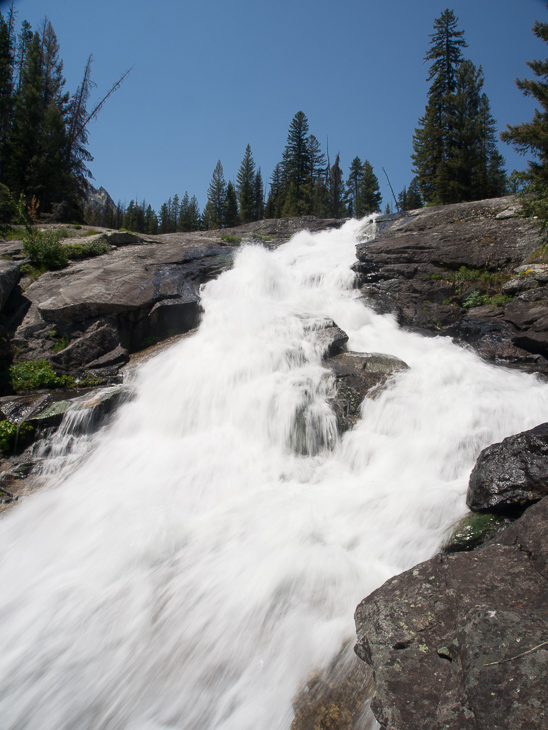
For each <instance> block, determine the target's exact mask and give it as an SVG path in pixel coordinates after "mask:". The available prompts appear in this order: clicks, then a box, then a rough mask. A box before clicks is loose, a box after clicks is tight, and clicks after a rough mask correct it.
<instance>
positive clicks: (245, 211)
mask: <svg viewBox="0 0 548 730" xmlns="http://www.w3.org/2000/svg"><path fill="white" fill-rule="evenodd" d="M236 190H237V192H238V203H239V216H240V221H241V222H242V223H249V222H250V221H254V220H256V217H255V214H256V201H255V162H254V160H253V155H252V154H251V147H250V146H249V145H247V147H246V148H245V154H244V158H243V160H242V164H241V165H240V169H239V170H238V176H237V178H236ZM227 192H228V191H227ZM227 225H228V224H227Z"/></svg>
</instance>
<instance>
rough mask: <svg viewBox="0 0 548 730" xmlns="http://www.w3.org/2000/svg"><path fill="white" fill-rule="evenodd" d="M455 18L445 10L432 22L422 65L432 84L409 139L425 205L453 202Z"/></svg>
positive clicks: (461, 43) (458, 55) (458, 40)
mask: <svg viewBox="0 0 548 730" xmlns="http://www.w3.org/2000/svg"><path fill="white" fill-rule="evenodd" d="M457 20H458V19H457V18H456V17H455V15H454V13H453V11H452V10H445V11H444V12H443V13H442V14H441V16H440V17H439V18H438V19H436V21H435V22H434V33H433V34H432V35H431V38H432V41H431V43H430V49H429V51H428V52H427V54H426V57H425V60H426V61H433V63H432V65H431V66H430V73H429V76H428V79H427V80H428V81H432V84H431V86H430V90H429V92H428V102H427V105H426V110H425V113H424V116H422V117H421V118H420V119H419V127H418V128H417V129H416V130H415V135H414V138H413V149H414V154H413V155H412V158H413V163H414V170H415V172H416V174H417V176H418V178H419V184H420V188H421V193H422V196H423V198H424V199H425V200H426V201H427V202H431V201H435V202H440V203H446V202H454V198H455V191H454V176H453V170H452V168H451V163H452V160H453V158H454V156H455V154H456V149H455V129H454V118H455V104H454V102H455V91H456V88H457V73H458V69H459V67H460V64H461V62H462V61H463V56H462V51H461V49H462V48H463V47H465V46H466V45H467V44H466V41H465V40H464V38H463V36H464V31H462V30H457Z"/></svg>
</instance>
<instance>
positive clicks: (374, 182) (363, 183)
mask: <svg viewBox="0 0 548 730" xmlns="http://www.w3.org/2000/svg"><path fill="white" fill-rule="evenodd" d="M381 203H382V196H381V192H380V187H379V179H378V178H377V176H376V175H375V173H374V172H373V165H372V164H371V163H370V162H369V160H365V162H364V163H363V173H362V177H361V180H360V184H359V188H358V195H357V198H356V213H355V215H356V217H357V218H362V217H363V216H364V215H369V214H370V213H380V210H381Z"/></svg>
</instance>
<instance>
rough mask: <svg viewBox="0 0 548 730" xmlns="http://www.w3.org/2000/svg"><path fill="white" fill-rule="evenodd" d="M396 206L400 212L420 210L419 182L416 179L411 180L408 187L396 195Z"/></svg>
mask: <svg viewBox="0 0 548 730" xmlns="http://www.w3.org/2000/svg"><path fill="white" fill-rule="evenodd" d="M398 204H399V207H400V210H415V209H416V208H422V198H421V193H420V189H419V181H418V179H417V178H416V177H414V178H413V179H412V180H411V182H410V183H409V187H408V188H406V187H404V188H403V190H402V191H401V193H400V194H399V195H398Z"/></svg>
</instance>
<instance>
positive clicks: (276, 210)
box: [265, 163, 283, 218]
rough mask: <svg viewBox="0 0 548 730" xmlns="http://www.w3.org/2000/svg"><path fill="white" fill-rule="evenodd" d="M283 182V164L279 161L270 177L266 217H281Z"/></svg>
mask: <svg viewBox="0 0 548 730" xmlns="http://www.w3.org/2000/svg"><path fill="white" fill-rule="evenodd" d="M282 184H283V181H282V166H281V164H280V163H278V164H277V165H276V166H275V168H274V170H273V171H272V175H271V177H270V190H269V192H268V198H267V201H266V208H265V216H266V218H279V217H280V216H281V201H282Z"/></svg>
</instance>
